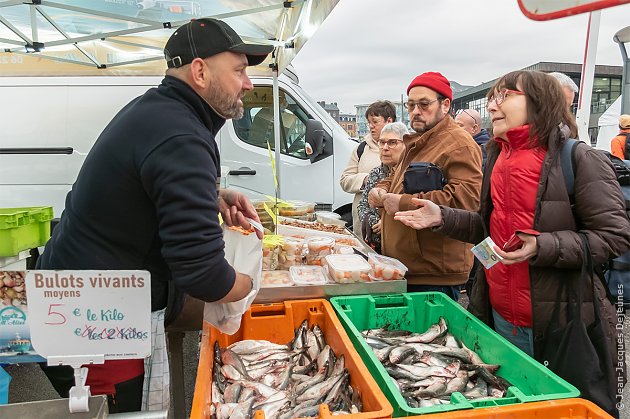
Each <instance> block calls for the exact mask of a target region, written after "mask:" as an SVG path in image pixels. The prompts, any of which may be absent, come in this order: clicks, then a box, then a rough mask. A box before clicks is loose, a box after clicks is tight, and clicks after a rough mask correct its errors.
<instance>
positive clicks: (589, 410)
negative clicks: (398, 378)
mask: <svg viewBox="0 0 630 419" xmlns="http://www.w3.org/2000/svg"><path fill="white" fill-rule="evenodd" d="M411 417H413V418H417V419H420V418H427V417H428V418H430V419H451V418H453V419H465V418H473V419H481V418H489V419H533V418H558V419H613V417H612V416H610V415H609V414H608V413H606V412H604V411H603V410H602V409H601V408H600V407H598V406H597V405H595V404H594V403H592V402H589V401H588V400H583V399H564V400H550V401H546V402H534V403H526V404H517V405H512V406H501V407H488V408H487V409H479V410H473V411H470V410H464V411H461V412H449V413H440V414H437V415H431V416H411Z"/></svg>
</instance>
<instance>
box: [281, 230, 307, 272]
mask: <svg viewBox="0 0 630 419" xmlns="http://www.w3.org/2000/svg"><path fill="white" fill-rule="evenodd" d="M303 253H304V240H302V239H296V238H294V237H285V238H284V243H283V244H282V250H281V251H280V255H279V256H278V262H279V264H280V269H289V268H290V267H292V266H297V265H303V264H304V260H303V259H304V256H303Z"/></svg>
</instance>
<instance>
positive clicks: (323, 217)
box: [315, 211, 346, 227]
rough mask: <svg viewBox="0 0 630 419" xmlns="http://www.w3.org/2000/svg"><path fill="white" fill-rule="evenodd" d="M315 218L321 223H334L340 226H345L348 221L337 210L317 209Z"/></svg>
mask: <svg viewBox="0 0 630 419" xmlns="http://www.w3.org/2000/svg"><path fill="white" fill-rule="evenodd" d="M315 219H316V220H317V222H318V223H320V224H326V225H334V226H339V227H345V226H346V222H345V221H343V220H342V219H341V215H339V214H337V213H336V212H330V211H317V212H316V213H315Z"/></svg>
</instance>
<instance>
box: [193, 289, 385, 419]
mask: <svg viewBox="0 0 630 419" xmlns="http://www.w3.org/2000/svg"><path fill="white" fill-rule="evenodd" d="M333 414H334V415H338V414H341V415H342V417H344V418H346V417H347V418H351V419H377V418H389V417H391V415H392V407H391V405H390V404H389V402H388V401H387V398H386V397H385V395H384V394H383V392H382V391H381V390H380V389H379V386H378V385H377V384H376V381H375V380H374V378H373V377H372V376H371V374H370V372H369V371H368V369H367V367H366V366H365V364H364V363H363V361H361V358H360V356H359V354H358V353H357V351H356V350H355V349H354V346H353V344H352V342H351V341H350V339H349V338H348V336H347V335H346V333H345V331H344V329H343V326H342V325H341V323H340V322H339V319H338V318H337V316H336V314H335V312H334V310H333V309H332V306H331V305H330V303H329V302H328V301H326V300H319V299H317V300H298V301H286V302H284V303H275V304H265V305H252V307H251V308H250V309H249V310H248V311H247V312H246V313H245V314H244V315H243V319H242V322H241V328H240V329H239V330H238V332H236V333H235V334H234V335H231V336H230V335H226V334H223V333H221V332H219V331H218V330H217V329H215V328H213V327H212V326H211V325H210V324H208V323H204V327H203V334H202V341H201V350H200V355H199V366H198V370H197V382H196V386H195V394H194V399H193V405H192V412H191V418H210V417H212V418H217V419H221V418H237V417H238V418H250V417H252V418H253V417H255V418H256V419H264V418H266V419H272V418H273V419H280V418H302V417H317V418H331V417H332V415H333Z"/></svg>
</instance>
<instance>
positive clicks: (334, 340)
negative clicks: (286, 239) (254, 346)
mask: <svg viewBox="0 0 630 419" xmlns="http://www.w3.org/2000/svg"><path fill="white" fill-rule="evenodd" d="M305 319H306V320H308V324H309V327H312V326H313V325H315V324H317V325H319V327H320V328H321V329H322V332H323V333H324V337H325V338H326V343H328V344H329V345H330V347H331V348H332V349H333V350H334V351H335V354H336V355H337V356H339V355H341V354H343V355H344V357H345V363H346V368H347V369H348V371H349V372H350V385H351V386H352V387H353V388H355V389H359V391H360V392H361V401H362V402H363V410H364V411H363V412H361V413H357V414H353V415H343V416H339V417H342V418H348V419H379V418H390V417H391V416H392V412H393V409H392V406H391V405H390V404H389V402H388V401H387V398H386V397H385V395H384V394H383V392H382V391H381V390H380V389H379V387H378V385H377V384H376V381H374V378H372V376H371V375H370V373H369V372H368V370H367V367H366V366H365V364H363V361H361V358H360V357H359V354H358V353H357V351H356V350H355V349H354V347H353V346H352V342H350V339H349V338H348V335H347V334H346V332H345V331H344V329H343V326H342V325H341V323H340V322H339V319H337V315H336V314H335V312H334V310H333V308H332V306H331V305H330V303H329V302H328V301H326V300H319V299H318V300H297V301H285V302H284V303H274V304H260V305H259V304H256V305H252V307H251V308H250V309H249V310H248V311H247V312H246V313H245V314H244V315H243V320H242V322H241V328H240V329H239V330H238V332H236V333H235V334H234V335H232V336H230V335H226V334H224V333H221V332H219V331H218V330H217V329H215V328H214V327H212V326H211V325H210V324H209V323H207V322H204V325H203V333H202V337H201V351H200V353H199V367H198V370H197V382H196V385H195V394H194V398H193V404H192V412H191V414H190V417H191V418H192V419H206V418H209V417H210V405H211V403H212V360H213V352H214V349H213V348H214V342H215V341H217V340H218V341H219V345H220V346H221V347H222V348H224V347H226V346H228V345H230V344H232V343H234V342H237V341H240V340H245V339H265V340H268V341H270V342H274V343H280V344H286V343H288V342H290V341H291V340H292V339H293V337H294V335H295V330H296V329H297V328H298V327H299V326H300V324H301V323H302V322H303V321H304V320H305ZM319 417H320V418H322V419H330V418H333V416H332V415H331V414H330V412H329V410H328V407H327V406H326V405H321V406H320V413H319ZM334 417H335V418H336V417H338V416H334ZM255 418H256V419H265V415H264V413H263V412H261V411H258V412H256V415H255ZM266 419H273V418H266Z"/></svg>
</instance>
